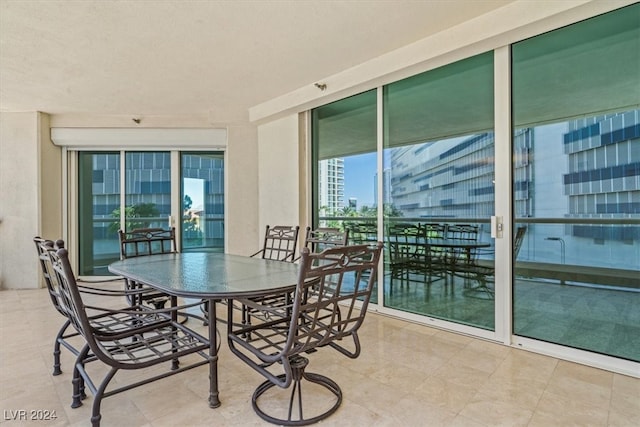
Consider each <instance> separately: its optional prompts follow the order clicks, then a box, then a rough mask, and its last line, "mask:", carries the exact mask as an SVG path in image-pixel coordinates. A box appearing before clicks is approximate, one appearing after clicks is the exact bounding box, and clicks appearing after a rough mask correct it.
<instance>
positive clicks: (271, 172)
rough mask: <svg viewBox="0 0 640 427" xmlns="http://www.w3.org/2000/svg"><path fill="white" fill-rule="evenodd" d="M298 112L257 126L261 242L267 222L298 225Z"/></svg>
mask: <svg viewBox="0 0 640 427" xmlns="http://www.w3.org/2000/svg"><path fill="white" fill-rule="evenodd" d="M298 155H299V150H298V115H297V114H294V115H290V116H287V117H284V118H281V119H278V120H274V121H273V122H270V123H267V124H264V125H261V126H259V127H258V207H259V219H258V224H259V233H258V235H257V236H255V241H256V247H259V246H260V244H261V241H262V240H261V239H262V237H263V236H264V229H265V227H266V226H267V225H271V226H273V225H300V228H301V229H304V227H306V225H307V224H304V223H301V221H300V210H299V200H300V196H301V191H300V182H299V174H300V169H299V162H298V158H299V157H298Z"/></svg>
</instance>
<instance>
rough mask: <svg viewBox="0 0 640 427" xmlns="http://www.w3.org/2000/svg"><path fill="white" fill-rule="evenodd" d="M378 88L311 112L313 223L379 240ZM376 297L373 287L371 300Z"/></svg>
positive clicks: (355, 238)
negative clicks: (377, 210)
mask: <svg viewBox="0 0 640 427" xmlns="http://www.w3.org/2000/svg"><path fill="white" fill-rule="evenodd" d="M376 99H377V97H376V91H375V90H373V91H369V92H365V93H362V94H360V95H356V96H352V97H350V98H346V99H343V100H341V101H337V102H334V103H331V104H328V105H325V106H322V107H320V108H316V109H315V110H313V115H312V131H313V176H314V184H313V185H314V192H313V195H314V197H313V224H314V227H334V228H338V229H340V230H348V231H349V242H350V243H352V244H355V243H363V242H375V241H376V240H377V217H376V208H377V204H378V195H377V194H378V188H377V160H376V159H377V155H376V151H377V143H376V141H377V139H376V138H377V137H376ZM375 301H377V289H376V290H375V291H374V295H372V302H375Z"/></svg>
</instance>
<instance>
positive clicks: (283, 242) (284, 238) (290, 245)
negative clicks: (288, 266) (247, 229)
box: [251, 225, 300, 262]
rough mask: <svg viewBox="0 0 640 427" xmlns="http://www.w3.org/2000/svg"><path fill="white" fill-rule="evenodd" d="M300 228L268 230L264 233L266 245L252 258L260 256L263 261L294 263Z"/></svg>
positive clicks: (268, 228) (278, 227) (283, 227)
mask: <svg viewBox="0 0 640 427" xmlns="http://www.w3.org/2000/svg"><path fill="white" fill-rule="evenodd" d="M299 231H300V227H299V226H297V225H296V226H295V227H294V226H290V225H276V226H274V227H270V226H268V225H267V229H266V231H265V233H264V243H263V246H262V249H260V250H259V251H258V252H256V253H255V254H253V255H251V256H252V257H255V256H260V258H262V259H271V260H275V261H289V262H293V261H294V259H295V256H296V247H297V246H298V232H299Z"/></svg>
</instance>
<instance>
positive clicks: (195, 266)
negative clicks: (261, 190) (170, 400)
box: [109, 252, 298, 408]
mask: <svg viewBox="0 0 640 427" xmlns="http://www.w3.org/2000/svg"><path fill="white" fill-rule="evenodd" d="M109 271H110V272H112V273H114V274H117V275H119V276H122V277H125V278H127V279H129V280H134V281H136V282H138V283H141V284H144V285H147V286H150V287H152V288H154V289H157V290H159V291H161V292H164V293H166V294H168V295H171V296H172V297H181V298H199V299H202V300H204V301H207V302H208V304H206V305H207V315H208V324H209V343H210V346H209V354H210V356H211V360H212V362H211V363H212V364H213V366H212V370H211V371H212V372H213V377H214V378H212V383H213V389H212V390H210V393H209V406H210V407H211V408H217V407H218V406H220V404H221V403H220V398H219V390H218V370H217V364H218V345H217V336H216V326H217V325H216V323H217V322H216V304H215V303H216V302H218V301H220V300H224V299H228V300H233V299H235V298H250V297H259V296H263V295H269V294H274V293H280V292H286V291H290V290H292V289H293V288H295V286H296V283H297V280H298V265H297V264H293V263H289V262H280V261H271V260H264V259H259V258H250V257H245V256H239V255H230V254H222V253H211V252H184V253H172V254H161V255H152V256H146V257H138V258H128V259H124V260H121V261H116V262H114V263H113V264H111V265H109ZM172 300H174V303H175V298H172Z"/></svg>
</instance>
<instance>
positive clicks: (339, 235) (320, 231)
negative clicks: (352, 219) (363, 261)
mask: <svg viewBox="0 0 640 427" xmlns="http://www.w3.org/2000/svg"><path fill="white" fill-rule="evenodd" d="M348 240H349V230H345V231H342V230H340V229H339V228H335V227H319V228H316V229H315V230H312V229H311V228H310V227H307V234H306V236H305V239H304V247H305V248H309V250H310V251H311V252H322V251H323V250H325V249H327V248H330V247H334V246H345V245H346V244H347V241H348Z"/></svg>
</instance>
